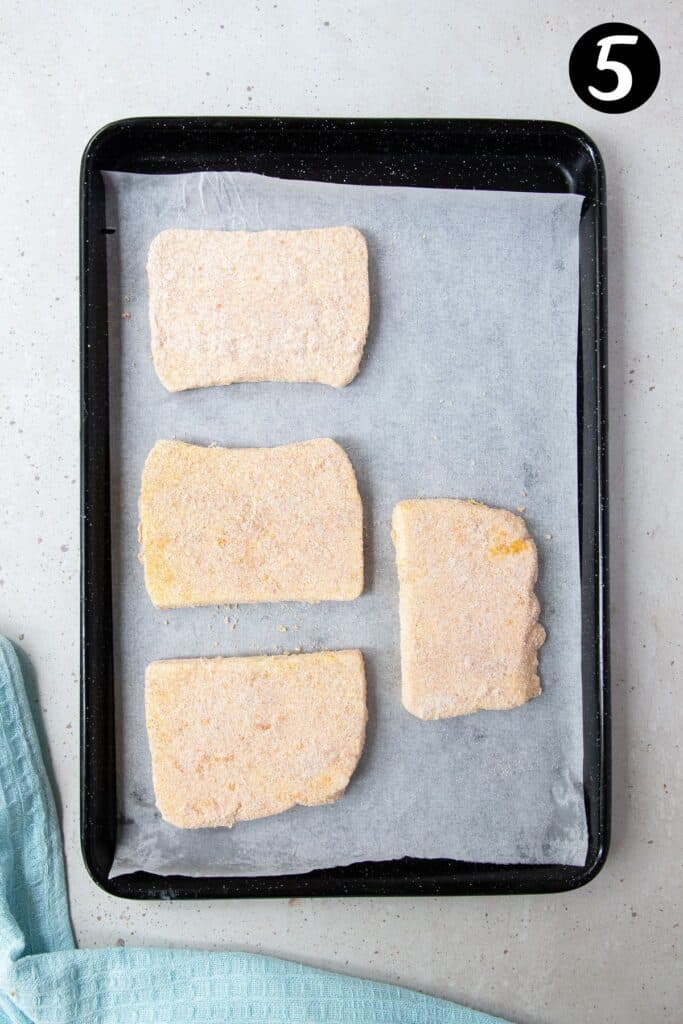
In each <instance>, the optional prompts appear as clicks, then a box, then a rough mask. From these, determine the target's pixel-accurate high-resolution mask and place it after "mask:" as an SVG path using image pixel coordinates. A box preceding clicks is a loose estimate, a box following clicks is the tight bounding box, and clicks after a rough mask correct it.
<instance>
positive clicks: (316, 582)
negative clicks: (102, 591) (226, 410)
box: [139, 438, 363, 608]
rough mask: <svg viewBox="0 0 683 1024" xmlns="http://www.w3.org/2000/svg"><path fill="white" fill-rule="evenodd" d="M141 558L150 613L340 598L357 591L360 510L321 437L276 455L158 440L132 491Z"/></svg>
mask: <svg viewBox="0 0 683 1024" xmlns="http://www.w3.org/2000/svg"><path fill="white" fill-rule="evenodd" d="M139 509H140V546H141V547H140V558H141V561H142V563H143V565H144V570H145V583H146V585H147V590H148V592H149V596H150V597H151V599H152V601H153V602H154V604H155V605H157V607H159V608H180V607H184V606H187V605H209V604H241V603H253V602H259V601H310V602H315V601H348V600H352V599H353V598H356V597H358V595H359V594H360V593H361V591H362V589H363V509H362V505H361V499H360V495H359V493H358V487H357V485H356V477H355V474H354V471H353V466H352V465H351V463H350V461H349V459H348V456H347V455H346V453H345V452H344V451H343V449H342V448H340V447H339V445H338V444H336V443H335V442H334V441H331V440H330V439H329V438H323V439H319V440H315V441H305V442H302V443H300V444H289V445H281V446H279V447H277V448H213V447H211V448H203V447H200V446H198V445H192V444H184V443H183V442H182V441H158V442H157V443H156V444H155V446H154V448H153V449H152V451H151V452H150V453H149V455H148V456H147V461H146V462H145V466H144V470H143V473H142V489H141V493H140V503H139Z"/></svg>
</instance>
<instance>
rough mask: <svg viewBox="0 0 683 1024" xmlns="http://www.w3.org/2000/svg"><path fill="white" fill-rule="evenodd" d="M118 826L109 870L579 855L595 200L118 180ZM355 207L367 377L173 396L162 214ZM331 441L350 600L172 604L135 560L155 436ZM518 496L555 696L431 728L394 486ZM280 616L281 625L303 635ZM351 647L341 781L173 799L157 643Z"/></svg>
mask: <svg viewBox="0 0 683 1024" xmlns="http://www.w3.org/2000/svg"><path fill="white" fill-rule="evenodd" d="M104 177H105V185H106V201H107V222H108V225H109V226H110V227H111V228H114V229H115V233H114V234H110V235H109V236H108V242H107V244H108V246H109V302H110V307H109V325H110V334H109V345H110V353H111V355H110V359H111V369H110V375H111V379H110V388H111V414H112V433H111V458H112V485H113V493H112V502H113V507H112V513H113V556H114V557H113V563H114V599H115V609H114V614H115V636H116V650H115V661H116V680H117V716H118V721H117V731H118V757H119V765H118V770H119V782H118V787H119V789H118V799H119V811H120V825H119V830H118V844H117V850H116V857H115V861H114V865H113V868H112V874H121V873H124V872H127V871H133V870H136V869H147V870H150V871H155V872H159V873H180V874H188V875H211V874H214V875H215V874H240V873H243V874H261V873H275V874H277V873H287V872H296V871H305V870H309V869H313V868H317V867H330V866H334V865H343V864H348V863H351V862H353V861H360V860H380V859H386V858H395V857H401V856H406V855H410V856H418V857H453V858H457V859H464V860H470V861H486V862H495V863H525V862H526V863H539V864H540V863H563V864H583V863H584V862H585V855H586V842H587V833H586V818H585V811H584V803H583V791H582V775H583V769H582V759H583V738H582V731H583V730H582V708H581V675H580V632H581V626H580V600H579V598H580V594H579V554H578V513H577V443H576V442H577V438H576V432H577V422H576V355H577V323H578V225H579V216H580V209H581V202H582V200H581V198H580V197H578V196H575V195H554V194H548V195H532V194H527V193H510V192H474V191H458V190H447V189H418V188H415V189H413V188H405V187H400V188H399V187H397V188H390V187H377V186H354V185H335V184H318V183H312V182H304V181H284V180H276V179H269V178H266V177H262V176H259V175H253V174H237V173H213V172H212V173H196V174H184V175H168V176H167V175H135V174H123V173H118V172H117V173H106V174H105V175H104ZM343 224H350V225H354V226H356V227H358V228H360V229H361V231H363V233H364V234H365V237H366V238H367V241H368V247H369V254H370V281H371V302H372V311H371V326H370V333H369V339H368V343H367V348H366V353H365V356H364V358H363V362H362V364H361V369H360V373H359V375H358V377H357V378H356V380H355V381H354V382H353V383H352V384H351V385H350V386H348V387H347V388H344V389H342V390H340V391H336V390H333V389H331V388H328V387H326V386H324V385H315V384H302V385H292V384H242V385H233V386H231V387H227V388H211V389H202V390H197V391H193V392H185V393H180V394H174V395H171V394H168V393H167V392H166V391H165V390H164V388H163V386H162V385H161V383H160V382H159V380H158V379H157V377H156V374H155V372H154V369H153V366H152V361H151V356H150V348H149V326H148V311H147V282H146V272H145V262H146V256H147V250H148V247H149V244H150V242H151V240H152V238H153V237H154V235H155V234H156V233H157V232H158V231H161V230H162V229H164V228H171V227H183V228H200V227H203V228H224V229H250V230H256V229H264V228H305V227H323V226H333V225H343ZM328 436H329V437H332V438H335V439H336V440H337V441H339V442H340V443H341V444H342V445H343V446H344V448H345V449H346V451H347V452H348V454H349V456H350V458H351V460H352V462H353V464H354V467H355V470H356V474H357V477H358V482H359V487H360V490H361V494H362V497H363V502H364V509H365V530H366V557H367V568H366V587H365V592H364V594H363V596H362V597H361V598H360V599H359V600H358V601H354V602H349V603H344V602H340V603H330V604H322V605H318V606H308V605H303V604H281V605H277V604H275V605H251V606H241V607H239V608H230V607H223V608H198V609H187V610H176V611H166V612H163V611H157V610H155V609H154V607H153V606H152V604H151V602H150V600H149V598H148V597H147V594H146V591H145V587H144V581H143V572H142V567H141V565H140V563H139V561H138V558H137V555H138V542H137V519H138V516H137V498H138V488H139V482H140V473H141V470H142V465H143V462H144V459H145V456H146V455H147V453H148V451H149V449H150V448H151V447H152V445H153V444H154V442H155V441H156V440H157V439H158V438H171V437H177V438H180V439H182V440H185V441H191V442H196V443H201V444H210V443H217V444H220V445H226V446H251V445H276V444H284V443H288V442H293V441H302V440H307V439H309V438H314V437H328ZM437 496H450V497H471V498H476V499H478V500H480V501H484V502H486V503H488V504H492V505H501V506H505V507H507V508H510V509H513V510H514V509H516V508H517V507H521V506H524V507H525V509H526V511H525V513H524V515H525V517H526V520H527V522H528V524H529V528H530V529H531V531H532V533H533V535H534V536H535V538H536V541H537V543H538V547H539V555H540V580H539V586H538V594H539V598H540V601H541V608H542V616H541V619H542V622H543V623H544V625H545V627H546V629H547V632H548V639H547V642H546V644H545V646H544V647H543V648H542V650H541V655H540V672H541V680H542V685H543V694H542V696H541V697H540V698H538V699H536V700H534V701H532V702H531V703H530V704H528V705H526V706H525V707H523V708H519V709H517V710H514V711H506V712H480V713H478V714H476V715H472V716H469V717H464V718H455V719H452V720H446V721H441V722H421V721H419V720H418V719H416V718H413V717H412V716H411V715H410V714H408V713H407V712H406V711H405V710H404V709H403V707H402V706H401V701H400V661H399V624H398V582H397V576H396V571H395V566H394V552H393V546H392V543H391V538H390V518H391V512H392V508H393V506H394V504H395V503H396V502H397V501H399V500H400V499H402V498H414V497H437ZM281 627H285V628H286V632H284V631H282V629H281ZM346 647H359V648H360V649H361V650H362V651H363V653H364V655H365V659H366V667H367V674H368V684H369V716H370V720H369V727H368V736H367V744H366V748H365V752H364V754H363V757H362V760H361V762H360V765H359V767H358V769H357V771H356V773H355V775H354V776H353V778H352V780H351V783H350V785H349V788H348V790H347V792H346V794H345V795H344V796H343V797H342V798H341V799H340V800H339V801H338V802H337V803H336V804H333V805H330V806H326V807H317V808H296V809H294V810H292V811H288V812H287V813H285V814H282V815H279V816H277V817H274V818H269V819H264V820H261V821H255V822H244V823H241V824H238V825H236V826H235V827H234V828H232V829H217V830H200V831H183V830H180V829H176V828H174V827H173V826H171V825H168V824H166V823H165V822H164V821H163V820H162V819H161V817H160V815H159V813H158V811H157V810H156V807H155V803H154V794H153V789H152V778H151V768H150V757H149V749H148V745H147V737H146V732H145V722H144V705H143V696H144V670H145V666H146V664H147V663H148V662H149V661H151V660H153V659H156V658H178V657H196V656H207V655H208V656H210V655H237V654H240V655H248V654H257V653H271V652H278V651H282V650H290V651H291V650H295V649H298V648H301V649H302V650H304V651H313V650H318V649H321V648H346Z"/></svg>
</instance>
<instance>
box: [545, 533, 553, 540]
mask: <svg viewBox="0 0 683 1024" xmlns="http://www.w3.org/2000/svg"><path fill="white" fill-rule="evenodd" d="M543 536H544V537H545V539H546V540H552V539H553V535H552V533H544V534H543Z"/></svg>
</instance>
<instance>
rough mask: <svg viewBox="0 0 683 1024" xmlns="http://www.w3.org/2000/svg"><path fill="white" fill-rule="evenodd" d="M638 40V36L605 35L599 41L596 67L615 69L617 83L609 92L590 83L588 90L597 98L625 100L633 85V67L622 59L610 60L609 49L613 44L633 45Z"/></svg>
mask: <svg viewBox="0 0 683 1024" xmlns="http://www.w3.org/2000/svg"><path fill="white" fill-rule="evenodd" d="M637 42H638V36H605V38H604V39H600V40H599V41H598V46H599V47H600V53H599V54H598V62H597V65H596V67H597V69H598V71H613V72H614V73H615V75H616V76H617V84H616V85H615V86H614V88H613V89H610V91H609V92H603V91H602V89H596V88H595V86H594V85H589V86H588V91H589V93H590V94H591V96H594V97H595V98H596V100H607V101H611V102H614V100H623V99H624V97H625V96H628V94H629V93H630V91H631V86H632V85H633V75H632V74H631V69H630V68H629V67H627V66H626V64H622V62H621V61H620V60H610V59H609V51H610V47H612V46H633V45H634V43H637Z"/></svg>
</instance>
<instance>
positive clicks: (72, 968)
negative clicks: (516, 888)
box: [0, 637, 504, 1024]
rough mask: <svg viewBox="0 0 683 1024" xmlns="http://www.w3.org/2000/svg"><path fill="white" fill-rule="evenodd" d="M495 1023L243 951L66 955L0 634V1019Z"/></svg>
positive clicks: (71, 951)
mask: <svg viewBox="0 0 683 1024" xmlns="http://www.w3.org/2000/svg"><path fill="white" fill-rule="evenodd" d="M496 1021H498V1024H504V1022H501V1021H500V1020H498V1018H493V1017H489V1016H488V1015H486V1014H482V1013H477V1012H475V1011H473V1010H468V1009H465V1008H464V1007H461V1006H457V1005H456V1004H455V1003H449V1002H446V1001H445V1000H442V999H434V998H431V997H430V996H424V995H420V994H419V993H417V992H410V991H408V990H407V989H402V988H398V987H396V986H393V985H380V984H376V983H374V982H369V981H362V980H361V979H359V978H349V977H345V976H342V975H338V974H331V973H329V972H327V971H319V970H316V969H314V968H311V967H304V966H302V965H300V964H294V963H288V962H286V961H284V960H276V959H273V958H271V957H265V956H258V955H255V954H247V953H208V952H207V953H204V952H196V951H190V950H175V949H174V950H171V949H123V948H122V949H118V948H117V949H98V950H85V949H76V948H75V946H74V940H73V934H72V931H71V924H70V921H69V911H68V905H67V898H66V886H65V881H64V866H63V860H62V848H61V840H60V834H59V826H58V823H57V815H56V812H55V805H54V800H53V797H52V792H51V789H50V785H49V782H48V778H47V775H46V772H45V766H44V763H43V758H42V754H41V749H40V745H39V742H38V738H37V735H36V730H35V725H34V722H33V718H32V716H31V709H30V706H29V701H28V699H27V696H26V689H25V685H24V678H23V675H22V671H21V667H20V664H19V661H18V659H17V655H16V652H15V651H14V648H13V647H12V645H11V643H10V642H9V641H8V640H6V639H5V638H4V637H0V1024H7V1022H11V1024H20V1022H21V1024H27V1022H29V1024H31V1022H32V1024H143V1022H144V1024H190V1022H195V1024H198V1022H201V1024H213V1022H216V1024H218V1022H220V1024H227V1022H235V1024H240V1022H242V1024H246V1022H250V1024H280V1022H282V1024H285V1022H287V1024H495V1022H496Z"/></svg>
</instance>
